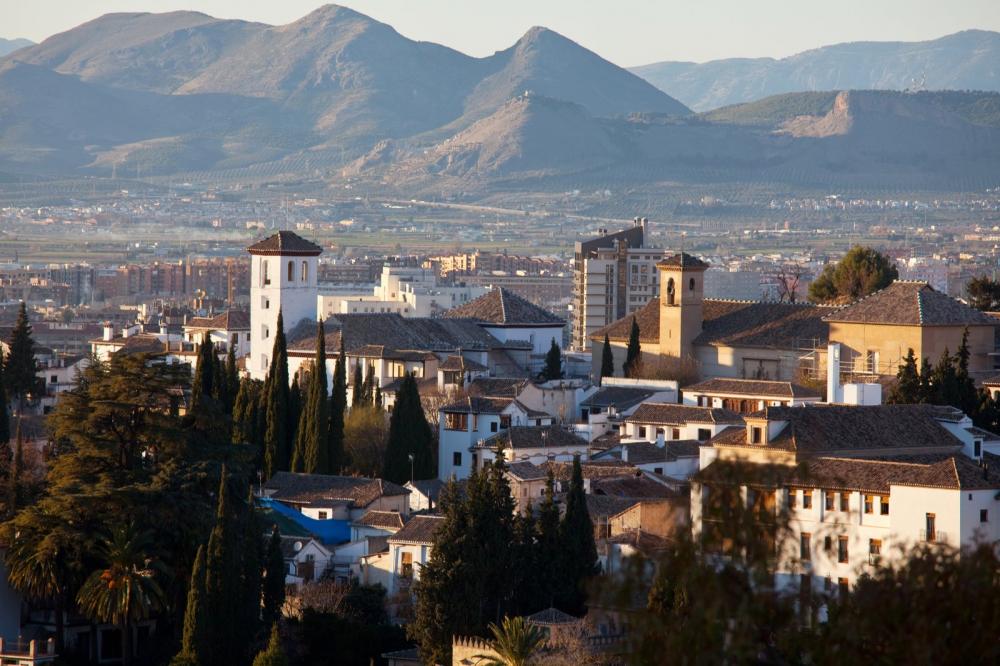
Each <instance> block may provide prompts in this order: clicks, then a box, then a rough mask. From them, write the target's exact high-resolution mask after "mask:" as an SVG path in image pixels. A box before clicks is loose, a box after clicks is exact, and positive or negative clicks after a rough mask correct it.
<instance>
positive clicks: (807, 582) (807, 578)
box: [799, 574, 813, 605]
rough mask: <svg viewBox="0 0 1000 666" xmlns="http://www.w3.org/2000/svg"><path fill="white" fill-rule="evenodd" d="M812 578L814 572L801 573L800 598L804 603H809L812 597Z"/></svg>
mask: <svg viewBox="0 0 1000 666" xmlns="http://www.w3.org/2000/svg"><path fill="white" fill-rule="evenodd" d="M812 578H813V577H812V574H800V575H799V598H800V599H801V600H802V604H803V605H805V604H808V603H809V599H810V598H811V597H812Z"/></svg>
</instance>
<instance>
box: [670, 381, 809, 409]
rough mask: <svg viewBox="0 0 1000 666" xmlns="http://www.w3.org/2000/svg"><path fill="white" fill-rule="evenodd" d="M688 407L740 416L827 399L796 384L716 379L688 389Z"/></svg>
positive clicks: (693, 385)
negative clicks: (723, 411) (709, 409)
mask: <svg viewBox="0 0 1000 666" xmlns="http://www.w3.org/2000/svg"><path fill="white" fill-rule="evenodd" d="M683 395H684V404H685V405H697V406H698V407H722V408H724V409H728V410H730V411H733V412H736V413H738V414H751V413H753V412H756V411H760V410H761V409H764V408H765V407H778V406H785V407H793V406H798V405H805V404H811V403H817V402H820V401H822V400H823V395H822V392H821V391H818V390H816V389H812V388H808V387H806V386H802V385H801V384H796V383H795V382H779V381H767V380H763V379H734V378H723V377H716V378H713V379H706V380H705V381H703V382H698V383H697V384H692V385H690V386H685V387H684V391H683Z"/></svg>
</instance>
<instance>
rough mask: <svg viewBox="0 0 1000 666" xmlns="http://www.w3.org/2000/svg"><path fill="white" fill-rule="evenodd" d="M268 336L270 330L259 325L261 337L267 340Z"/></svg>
mask: <svg viewBox="0 0 1000 666" xmlns="http://www.w3.org/2000/svg"><path fill="white" fill-rule="evenodd" d="M270 336H271V331H269V330H268V329H267V326H261V327H260V337H262V338H264V339H265V340H267V339H268V338H269V337H270Z"/></svg>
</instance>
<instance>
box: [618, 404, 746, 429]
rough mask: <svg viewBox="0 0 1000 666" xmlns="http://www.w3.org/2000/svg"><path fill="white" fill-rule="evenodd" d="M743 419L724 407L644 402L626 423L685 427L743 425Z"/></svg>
mask: <svg viewBox="0 0 1000 666" xmlns="http://www.w3.org/2000/svg"><path fill="white" fill-rule="evenodd" d="M742 421H743V417H742V416H740V415H739V414H737V413H736V412H734V411H732V410H729V409H723V408H722V407H695V406H693V405H677V404H672V403H665V402H644V403H642V404H641V405H639V408H638V409H636V410H635V411H634V412H632V415H631V416H629V417H628V418H626V419H625V422H626V423H655V424H661V425H683V424H685V423H741V422H742Z"/></svg>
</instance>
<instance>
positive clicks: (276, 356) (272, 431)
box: [264, 310, 294, 479]
mask: <svg viewBox="0 0 1000 666" xmlns="http://www.w3.org/2000/svg"><path fill="white" fill-rule="evenodd" d="M267 387H268V391H267V396H266V397H265V399H264V404H265V405H266V406H267V418H266V422H267V430H266V432H265V433H264V477H265V478H268V479H269V478H271V477H272V476H273V475H274V473H275V472H278V471H284V470H287V469H288V468H289V463H290V462H291V447H290V446H289V442H292V441H294V439H292V438H291V437H290V433H289V432H288V430H289V428H288V418H289V417H288V350H287V349H286V346H285V330H284V319H283V318H282V314H281V311H280V310H279V311H278V325H277V326H276V327H275V334H274V348H273V350H272V352H271V367H270V369H269V370H268V373H267Z"/></svg>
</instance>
